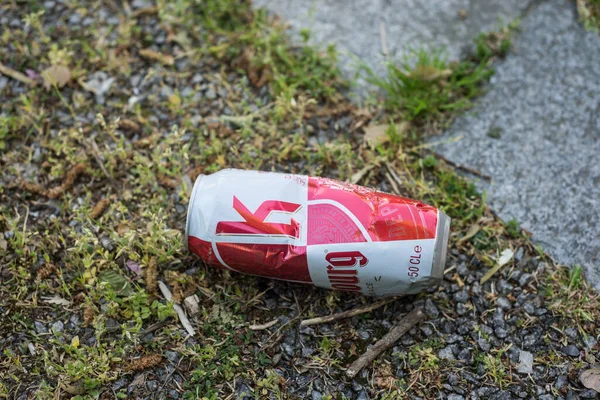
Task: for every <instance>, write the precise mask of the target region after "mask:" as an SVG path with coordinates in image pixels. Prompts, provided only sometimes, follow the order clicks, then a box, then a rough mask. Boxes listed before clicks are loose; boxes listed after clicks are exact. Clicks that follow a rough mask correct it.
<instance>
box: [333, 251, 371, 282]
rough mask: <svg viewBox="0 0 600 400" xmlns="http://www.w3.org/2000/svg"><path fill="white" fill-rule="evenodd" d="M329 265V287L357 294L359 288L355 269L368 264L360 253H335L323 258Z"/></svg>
mask: <svg viewBox="0 0 600 400" xmlns="http://www.w3.org/2000/svg"><path fill="white" fill-rule="evenodd" d="M325 260H327V262H328V263H329V264H330V265H328V266H327V276H328V277H329V283H331V287H333V288H335V289H338V290H344V291H347V292H359V291H360V290H361V289H360V286H358V285H357V283H358V282H359V280H358V277H357V276H356V275H357V274H358V271H357V268H359V267H364V266H365V265H367V264H368V263H369V260H368V259H367V257H365V256H364V255H363V254H362V253H361V252H360V251H336V252H331V253H329V254H327V255H326V256H325Z"/></svg>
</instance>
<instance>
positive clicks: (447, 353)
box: [438, 346, 456, 361]
mask: <svg viewBox="0 0 600 400" xmlns="http://www.w3.org/2000/svg"><path fill="white" fill-rule="evenodd" d="M438 357H439V358H440V359H442V360H450V361H454V360H456V358H455V357H454V354H453V353H452V348H451V347H450V346H448V347H444V348H443V349H441V350H440V351H439V352H438Z"/></svg>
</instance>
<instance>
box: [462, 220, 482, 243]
mask: <svg viewBox="0 0 600 400" xmlns="http://www.w3.org/2000/svg"><path fill="white" fill-rule="evenodd" d="M480 229H481V227H480V226H479V225H478V224H473V225H471V227H470V228H469V230H468V231H467V234H466V235H465V236H463V237H462V238H460V240H459V241H458V242H457V244H461V243H464V242H466V241H467V240H469V239H471V238H472V237H473V236H475V235H477V233H478V232H479V230H480Z"/></svg>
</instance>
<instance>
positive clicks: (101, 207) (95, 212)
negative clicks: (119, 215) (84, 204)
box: [90, 198, 110, 219]
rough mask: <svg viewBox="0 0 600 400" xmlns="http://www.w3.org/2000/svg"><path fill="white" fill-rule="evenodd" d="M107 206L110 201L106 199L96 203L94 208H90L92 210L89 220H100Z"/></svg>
mask: <svg viewBox="0 0 600 400" xmlns="http://www.w3.org/2000/svg"><path fill="white" fill-rule="evenodd" d="M109 204H110V200H109V199H106V198H105V199H102V200H100V201H99V202H97V203H96V205H95V206H94V208H92V210H91V211H90V218H91V219H98V218H100V217H101V216H102V214H104V211H105V210H106V208H107V207H108V205H109Z"/></svg>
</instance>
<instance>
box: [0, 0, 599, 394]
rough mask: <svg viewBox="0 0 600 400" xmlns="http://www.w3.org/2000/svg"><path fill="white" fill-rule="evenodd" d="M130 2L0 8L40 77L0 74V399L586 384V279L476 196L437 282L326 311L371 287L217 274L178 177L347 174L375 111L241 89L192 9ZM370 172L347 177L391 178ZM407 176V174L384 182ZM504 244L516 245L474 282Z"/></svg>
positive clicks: (9, 42)
mask: <svg viewBox="0 0 600 400" xmlns="http://www.w3.org/2000/svg"><path fill="white" fill-rule="evenodd" d="M173 4H176V3H173ZM211 4H212V3H211ZM127 6H128V7H125V8H123V9H119V8H116V6H112V5H110V4H104V3H103V2H89V3H77V4H76V3H72V2H67V1H46V2H44V3H39V4H37V3H36V4H35V5H34V6H32V9H31V10H26V11H25V10H24V9H23V8H19V7H16V6H14V5H12V4H8V5H2V6H0V7H1V8H0V10H1V12H0V26H1V27H2V28H0V38H2V39H1V40H0V46H1V49H0V54H3V56H2V58H1V59H0V61H1V62H2V63H3V64H4V65H6V66H10V67H11V68H12V69H14V70H17V71H21V72H22V73H23V74H28V76H29V77H30V78H31V79H34V80H37V81H39V82H40V83H39V84H38V85H37V86H35V87H30V86H27V85H26V84H25V83H23V82H21V81H18V80H16V79H14V78H12V77H8V76H0V101H1V102H2V104H5V108H4V109H3V111H2V114H0V115H1V116H2V118H3V119H2V123H3V124H4V125H3V127H6V126H7V127H8V129H7V130H6V131H7V134H5V135H4V136H0V139H2V140H3V143H4V146H5V149H4V150H3V153H2V156H1V159H0V168H1V171H2V172H0V204H2V216H1V218H0V232H1V233H2V236H0V238H2V237H3V239H2V240H1V241H0V246H1V247H2V249H3V250H6V251H4V252H3V253H2V255H1V257H0V265H2V266H1V267H0V279H2V281H3V286H2V287H1V288H0V316H1V317H0V318H2V321H1V323H0V349H2V351H3V356H4V357H3V359H2V360H0V397H8V398H15V399H28V398H36V397H37V398H68V397H72V396H80V397H79V398H102V399H111V398H131V399H134V398H135V399H137V398H139V399H166V398H169V399H179V398H182V399H183V398H184V399H196V398H199V399H201V398H205V397H206V398H239V399H247V398H248V399H252V398H260V399H263V398H264V399H277V398H293V399H296V398H298V399H300V398H302V399H306V398H308V399H330V398H336V399H342V398H348V399H360V400H364V399H376V398H377V399H379V398H387V399H395V398H413V399H414V398H448V399H454V400H458V399H467V398H468V399H513V398H514V399H521V398H523V399H552V398H555V399H580V398H581V399H583V398H596V392H594V391H592V390H589V389H586V388H584V387H583V386H582V385H581V383H580V382H579V375H580V373H581V372H582V371H584V370H585V369H587V368H588V367H589V366H591V365H594V364H595V363H596V360H597V359H598V357H600V354H599V352H600V346H598V344H597V339H598V334H599V330H598V327H597V324H596V321H597V320H598V308H597V304H598V300H597V294H596V293H595V292H594V291H592V290H590V289H589V288H587V286H586V284H585V282H583V281H582V280H581V277H580V276H577V275H576V274H574V273H573V272H568V271H567V270H564V269H558V268H557V267H556V266H555V265H554V264H553V263H552V261H551V260H550V259H548V258H547V257H546V256H544V255H541V254H538V253H537V252H536V251H535V249H534V248H533V246H532V245H531V244H530V243H529V241H528V240H527V238H526V237H525V236H523V235H522V234H520V233H519V232H518V231H517V230H515V228H514V227H512V231H511V230H510V229H509V230H507V229H506V228H505V227H504V225H503V224H502V223H501V222H499V221H498V220H497V219H496V218H495V217H494V216H493V214H492V212H491V211H490V210H489V209H485V206H481V200H480V198H479V197H477V196H476V195H473V194H469V195H468V196H467V195H465V196H466V197H465V199H463V200H461V203H460V205H458V206H456V207H457V208H459V209H460V210H463V211H461V212H465V213H467V212H472V213H475V211H474V210H475V209H482V210H484V211H481V214H480V216H479V217H477V218H479V219H478V220H477V221H478V223H480V224H481V226H482V231H481V232H480V233H478V234H477V235H475V236H474V237H473V238H472V239H468V238H465V235H466V234H467V228H468V227H469V226H470V225H471V224H474V223H475V221H474V220H473V219H472V218H471V217H464V221H465V222H464V223H462V222H460V221H461V219H460V218H457V219H456V225H455V231H454V233H453V235H452V237H451V250H450V255H449V257H448V261H447V266H446V268H447V269H446V274H445V277H444V281H443V284H442V285H441V286H440V287H438V288H433V289H431V290H430V291H429V292H427V293H423V294H421V295H419V296H411V297H406V298H402V299H400V300H397V301H395V302H393V303H391V304H389V305H387V306H385V307H383V308H381V309H377V310H375V311H373V312H371V313H369V314H364V315H362V316H358V317H354V318H351V319H349V320H345V321H340V322H336V323H332V324H322V325H318V326H313V327H306V328H299V324H298V322H299V320H301V319H304V318H307V317H311V316H316V315H325V314H330V313H332V312H336V311H341V310H345V309H350V308H353V307H355V306H359V305H362V304H365V303H367V302H370V301H371V300H370V299H367V298H364V297H356V296H351V295H349V294H346V293H339V292H330V291H325V290H320V289H316V288H311V287H306V286H301V285H297V284H288V283H284V282H275V281H270V280H266V279H258V278H253V277H246V276H241V275H230V274H228V273H227V272H224V271H220V270H215V269H212V268H208V267H206V266H205V265H204V264H203V263H202V262H200V261H199V260H197V259H196V258H195V257H192V256H191V255H189V254H187V253H186V252H185V251H184V250H183V246H182V243H181V235H182V225H183V221H184V220H185V212H186V208H185V207H186V204H187V200H188V199H187V195H186V191H185V188H184V187H183V186H182V185H184V184H185V183H184V181H182V180H181V176H182V175H187V176H188V177H190V179H192V176H194V175H196V174H198V173H199V172H212V171H215V170H218V169H220V168H223V167H226V166H231V167H237V168H248V169H250V168H254V169H258V168H260V169H265V170H279V171H293V172H304V173H311V174H316V175H323V176H331V177H336V178H342V179H346V178H348V177H349V176H351V174H352V173H354V172H356V171H357V170H359V169H360V168H362V167H363V166H364V165H365V164H368V162H369V159H368V158H367V156H368V155H369V154H371V153H369V152H368V150H367V149H365V148H364V146H362V145H361V143H362V136H363V132H362V130H361V126H363V125H365V124H367V123H368V122H369V121H370V120H371V119H373V113H371V112H370V111H369V110H359V109H356V108H355V107H354V106H351V105H349V104H348V103H347V102H346V100H344V99H343V98H342V97H341V96H339V95H336V96H334V97H320V98H319V99H318V100H319V107H316V106H315V105H314V103H313V102H309V101H308V100H307V98H306V96H307V94H306V93H304V92H303V93H301V94H299V95H298V96H296V97H295V98H294V102H290V101H289V100H288V99H286V98H285V96H279V97H277V96H275V95H274V92H273V86H274V84H273V83H271V85H263V86H262V87H256V86H257V85H253V84H251V83H250V81H251V80H252V73H251V70H244V69H243V68H240V67H239V64H235V63H233V62H231V60H227V58H224V57H221V56H220V55H219V50H218V48H216V47H218V43H221V42H220V41H221V40H223V39H222V38H221V37H220V36H219V35H218V34H214V33H211V32H210V31H209V30H208V29H205V27H204V26H203V25H202V24H194V25H191V26H190V25H185V24H183V23H181V24H179V23H178V22H177V21H176V20H175V19H169V16H171V17H173V15H179V16H181V14H176V13H175V12H174V11H172V10H171V9H170V8H168V7H166V6H163V8H161V9H159V10H158V15H157V10H151V9H148V8H145V7H152V6H153V5H152V4H150V3H146V2H144V1H140V0H135V1H133V2H132V3H129V4H127ZM229 6H230V7H231V6H232V4H229ZM41 9H43V10H44V14H43V15H40V16H39V17H38V19H39V20H40V21H41V22H40V23H39V24H36V18H35V17H32V14H29V16H28V17H27V18H26V21H29V22H28V23H27V22H26V21H24V18H25V17H26V14H25V13H28V12H31V13H35V12H36V11H37V10H41ZM139 10H144V11H143V12H138V14H137V16H136V17H135V18H134V17H133V16H132V13H136V11H139ZM165 10H167V11H169V10H171V11H169V12H170V14H169V13H168V12H167V11H165ZM173 18H174V17H173ZM169 21H170V22H169ZM40 31H43V32H44V34H43V35H42V34H41V33H40ZM44 35H46V36H44ZM44 37H46V38H47V40H44ZM53 46H54V48H53ZM211 46H213V47H211ZM215 46H216V47H215ZM142 48H145V49H148V48H150V49H152V50H154V51H156V52H159V54H162V56H161V57H157V56H156V55H154V56H148V54H149V53H147V52H146V53H145V54H146V55H145V56H144V55H142V54H143V52H140V50H141V49H142ZM198 49H202V50H198ZM207 49H208V50H207ZM195 50H198V51H195ZM61 51H62V52H61ZM5 55H8V56H5ZM168 55H171V56H173V57H174V58H173V59H170V58H168V57H165V56H168ZM57 60H60V61H61V62H62V63H63V64H66V65H67V66H68V68H69V69H70V71H71V75H72V76H71V78H70V79H69V80H68V82H66V84H65V86H64V87H60V88H59V87H57V88H54V89H48V90H46V89H44V88H43V85H42V84H41V80H42V79H43V78H41V77H40V75H41V71H43V70H45V69H46V68H48V67H49V66H51V65H56V64H57ZM27 70H30V71H27ZM97 114H100V117H98V116H97ZM240 115H242V116H248V115H250V116H252V118H253V119H252V124H251V125H248V124H246V123H245V122H244V121H246V120H247V117H246V119H240V118H239V117H237V116H240ZM15 116H16V117H15ZM233 116H236V117H233ZM11 117H14V118H11ZM231 117H233V118H231ZM117 118H120V122H118V121H117ZM103 121H105V122H103ZM124 121H127V122H124ZM174 124H176V125H178V126H179V127H185V128H186V131H185V132H182V131H180V130H178V129H175V130H172V126H173V125H174ZM0 132H3V131H0ZM94 143H95V145H94ZM398 152H399V150H398ZM395 154H399V153H395ZM411 157H413V158H411ZM414 157H415V156H414V155H412V156H408V155H407V156H406V157H405V158H403V160H404V161H406V163H407V164H410V165H411V167H410V168H413V169H410V171H411V173H412V174H413V175H412V176H414V178H415V179H423V180H422V181H418V182H421V183H420V184H421V186H423V187H427V188H428V189H427V190H428V191H430V192H433V191H434V189H435V188H436V187H438V186H439V185H440V183H439V182H438V181H439V180H442V178H441V177H445V179H450V182H451V184H452V185H454V186H456V187H459V188H463V187H467V185H466V184H465V183H464V181H462V180H452V179H458V178H452V177H453V176H454V175H448V174H449V173H450V172H448V169H447V168H445V167H443V165H441V166H438V167H436V168H437V169H429V170H424V169H423V168H422V167H419V166H418V160H417V159H415V158H414ZM394 162H395V160H394ZM78 163H81V164H83V165H84V167H81V172H77V173H76V174H75V175H74V178H72V179H69V178H68V176H69V173H68V172H69V171H71V172H72V171H77V170H78V168H74V167H73V166H74V165H77V164H78ZM413 164H414V165H415V166H414V167H412V165H413ZM197 166H198V167H197ZM397 167H398V168H400V163H398V164H397ZM385 171H386V169H385V168H384V167H382V168H379V167H377V168H374V169H373V171H372V172H370V173H369V174H367V175H366V178H365V179H364V181H363V183H364V184H366V185H370V186H374V187H378V188H380V189H382V190H384V191H392V190H393V187H392V184H390V181H388V180H386V178H385V174H386V172H385ZM402 171H404V170H402ZM406 171H409V170H408V169H407V170H406ZM72 173H73V172H72ZM402 173H403V174H404V173H406V174H408V172H402ZM65 176H66V178H65ZM402 176H403V177H405V178H406V179H408V177H409V176H408V175H402ZM419 176H422V177H421V178H419ZM69 181H71V184H68V183H69ZM19 182H21V183H19ZM23 182H26V183H28V184H25V183H23ZM61 182H62V184H61ZM35 184H38V185H37V186H36V185H35ZM417 186H419V185H412V184H410V181H407V187H406V188H403V189H402V191H403V192H402V193H403V194H407V195H414V194H415V193H417V192H415V191H416V190H418V187H417ZM454 186H453V187H454ZM48 187H53V188H55V189H54V191H52V190H48V189H46V188H48ZM448 187H449V186H448ZM457 190H458V189H457ZM57 191H58V192H60V193H58V194H56V192H57ZM404 191H406V193H404ZM460 193H462V192H460ZM55 194H56V196H55ZM432 196H433V195H432ZM448 196H450V194H449V195H448ZM432 198H433V197H432ZM103 200H104V203H102V201H103ZM100 204H102V207H100V206H99V205H100ZM448 204H450V200H448ZM447 207H449V208H452V207H450V206H449V205H448V206H447ZM101 208H103V209H102V210H100V209H101ZM98 210H100V211H98ZM450 211H451V210H450ZM455 212H456V211H455ZM96 213H97V214H96ZM461 238H462V239H464V240H462V241H459V240H460V239H461ZM506 247H511V248H513V250H514V251H515V258H514V260H513V261H512V262H511V263H509V264H508V265H506V266H505V267H504V268H502V269H501V270H500V271H499V272H498V273H496V274H495V275H494V276H493V277H492V278H491V279H490V280H489V281H487V282H486V283H485V284H483V285H481V284H480V280H481V278H482V276H483V275H484V274H485V272H486V271H487V269H488V268H489V267H490V266H491V265H493V264H494V260H493V259H494V257H495V254H496V253H497V252H498V250H501V249H503V248H506ZM115 275H116V276H117V278H115ZM156 275H158V276H159V278H160V279H162V280H165V281H166V282H167V283H169V286H170V287H171V289H172V291H173V292H174V293H175V294H176V295H177V296H178V297H180V298H181V297H183V296H187V295H190V294H197V295H198V296H199V297H200V298H201V302H200V303H201V308H202V311H201V313H200V314H199V315H197V316H196V317H195V318H194V319H193V321H192V322H193V325H194V327H195V328H196V329H197V331H198V335H197V336H195V337H187V336H186V332H185V330H184V329H183V328H182V327H181V325H180V324H179V323H178V322H177V321H176V320H175V319H174V316H173V313H172V311H170V307H169V306H168V305H165V302H164V299H163V298H162V296H160V295H159V294H158V293H157V292H156V288H155V285H156V281H155V279H156ZM111 282H113V283H111ZM114 282H116V283H114ZM417 306H423V307H424V310H425V312H426V314H427V319H426V321H425V322H423V323H421V324H420V325H419V326H418V327H415V328H413V329H412V330H410V331H409V333H408V334H406V335H404V336H403V337H402V338H401V340H400V341H399V342H398V343H397V344H396V346H395V347H394V348H393V349H392V350H391V351H388V352H386V353H384V354H382V355H381V356H380V357H379V358H378V359H377V360H376V361H375V363H374V364H373V365H372V366H369V367H368V368H365V369H364V370H363V371H362V372H361V373H360V374H359V375H358V376H357V377H356V378H355V379H349V378H347V377H346V375H345V373H344V370H345V368H347V366H348V365H349V364H350V363H351V362H352V361H353V360H354V359H356V357H357V356H358V355H360V354H361V353H362V352H364V351H365V349H366V348H367V347H368V346H369V345H371V344H373V343H374V342H375V341H376V340H377V339H379V338H380V337H381V336H383V334H385V332H387V330H388V329H389V328H390V327H391V326H393V324H394V323H395V322H396V321H397V320H398V319H399V318H401V317H402V316H404V315H405V314H406V313H407V312H409V311H410V310H412V309H413V308H414V307H417ZM274 318H275V319H277V323H276V324H275V325H274V326H272V327H270V328H268V329H266V330H259V331H252V330H251V329H249V325H250V324H262V323H266V322H269V321H271V320H273V319H274Z"/></svg>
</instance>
